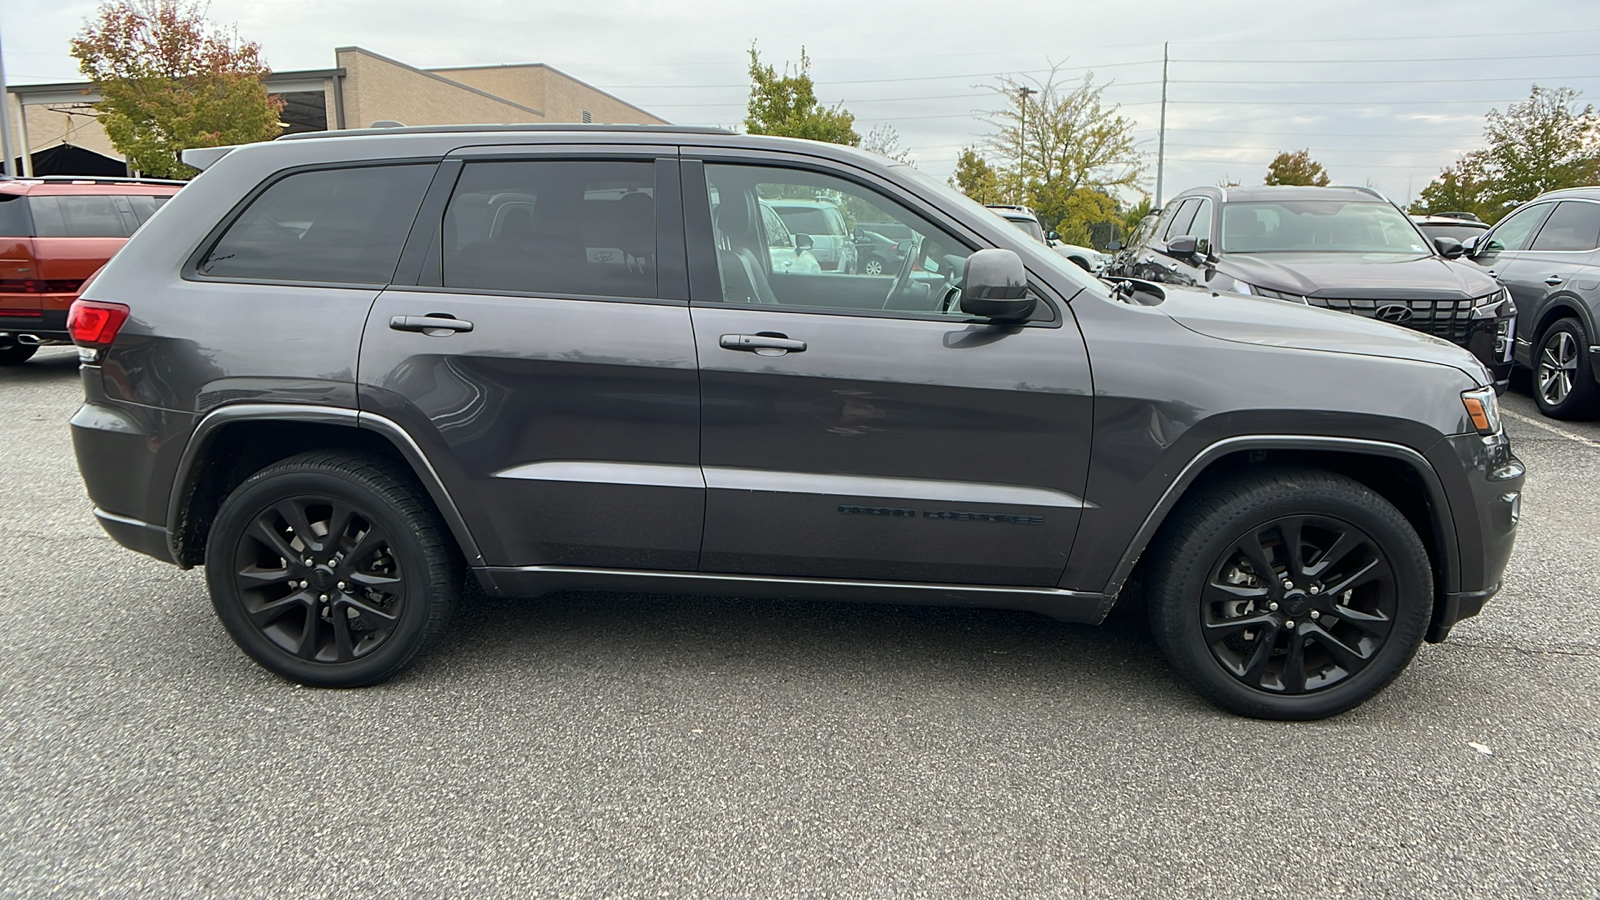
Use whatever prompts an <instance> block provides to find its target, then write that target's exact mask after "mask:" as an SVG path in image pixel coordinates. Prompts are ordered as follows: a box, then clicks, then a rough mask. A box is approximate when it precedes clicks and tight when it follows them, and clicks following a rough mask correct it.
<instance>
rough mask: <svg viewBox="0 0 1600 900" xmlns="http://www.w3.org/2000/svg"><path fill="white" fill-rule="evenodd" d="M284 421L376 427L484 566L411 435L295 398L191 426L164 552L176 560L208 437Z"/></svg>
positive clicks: (474, 562)
mask: <svg viewBox="0 0 1600 900" xmlns="http://www.w3.org/2000/svg"><path fill="white" fill-rule="evenodd" d="M270 421H279V422H282V421H289V422H304V423H309V424H318V425H338V426H341V427H345V428H359V429H363V430H366V431H372V432H376V433H377V434H379V435H381V436H382V437H383V438H384V439H385V440H387V441H388V442H389V443H390V445H392V446H393V447H394V448H395V449H396V450H397V451H399V453H400V456H401V458H402V459H404V460H405V461H406V464H407V465H408V466H410V468H411V471H412V474H414V475H416V477H417V480H418V481H421V482H422V486H423V488H425V489H426V490H427V492H428V496H429V497H430V498H432V500H433V503H434V506H435V507H436V508H437V509H438V510H439V514H440V516H442V517H443V518H444V522H445V526H446V527H448V528H449V529H450V533H451V534H452V535H453V536H454V537H455V539H456V543H457V544H458V545H459V546H460V547H461V553H462V555H463V556H465V557H466V558H467V564H468V565H471V566H482V565H484V559H483V554H482V552H480V551H479V549H478V542H477V541H476V540H475V539H474V538H473V536H472V531H471V529H470V528H468V527H467V521H466V519H465V518H464V517H463V516H462V515H461V510H460V509H459V508H458V507H457V506H456V502H455V500H454V498H452V497H451V495H450V492H449V491H448V490H447V489H446V488H445V485H444V480H443V479H441V478H440V477H439V472H438V471H437V470H436V469H434V467H433V464H432V463H431V462H429V461H428V457H427V456H426V455H425V454H423V452H422V448H421V447H419V446H418V445H417V442H416V441H414V440H412V438H411V435H410V434H407V433H406V430H405V429H404V428H401V427H400V426H399V425H398V424H396V423H395V422H394V421H393V420H391V419H387V418H384V417H383V416H379V415H375V414H373V413H369V412H361V411H359V410H354V409H345V408H343V407H336V406H312V405H309V404H298V403H235V404H230V405H228V406H223V407H219V408H217V409H214V410H212V411H211V412H209V413H207V414H206V415H205V417H204V418H202V419H201V420H200V422H199V424H197V425H196V426H195V429H194V431H193V432H192V433H191V434H190V435H189V441H188V443H187V444H186V445H185V446H184V448H183V456H182V457H181V458H180V459H179V460H178V470H177V473H176V474H175V476H174V478H173V480H172V491H171V493H170V495H169V497H168V500H167V523H168V524H167V552H168V553H169V554H170V555H171V556H172V558H173V559H174V560H176V559H179V558H180V557H179V554H178V546H177V536H178V532H179V524H178V523H179V522H180V521H182V519H181V513H182V509H183V503H184V500H185V495H186V494H187V493H188V490H189V485H190V483H191V480H192V478H193V477H194V467H195V465H196V463H197V462H198V461H199V460H200V458H201V456H202V455H203V454H204V452H205V451H206V449H207V448H208V447H209V446H210V444H211V439H212V438H213V437H214V436H215V435H216V433H217V432H218V431H219V430H221V429H222V428H223V427H224V426H226V425H231V424H234V423H237V422H270Z"/></svg>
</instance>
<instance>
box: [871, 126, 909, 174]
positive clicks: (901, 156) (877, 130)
mask: <svg viewBox="0 0 1600 900" xmlns="http://www.w3.org/2000/svg"><path fill="white" fill-rule="evenodd" d="M861 149H863V150H866V151H868V152H871V153H876V154H878V155H880V156H887V157H889V158H890V159H892V160H894V161H895V162H900V163H905V164H906V165H908V166H911V167H913V168H915V167H916V165H917V163H916V161H915V160H913V159H912V158H911V150H910V149H909V148H907V147H902V146H900V132H898V131H896V130H895V127H894V126H893V125H888V124H883V125H875V126H873V129H872V130H871V131H869V132H867V136H866V137H864V138H862V139H861Z"/></svg>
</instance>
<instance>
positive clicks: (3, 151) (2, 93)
mask: <svg viewBox="0 0 1600 900" xmlns="http://www.w3.org/2000/svg"><path fill="white" fill-rule="evenodd" d="M23 151H24V152H26V151H27V148H26V147H24V148H23ZM0 155H3V156H4V157H5V158H4V160H3V161H0V175H3V176H7V177H11V176H15V175H16V174H17V173H16V172H13V171H12V162H11V160H12V159H13V158H14V157H12V155H11V91H10V89H9V88H7V87H6V66H5V63H4V62H0Z"/></svg>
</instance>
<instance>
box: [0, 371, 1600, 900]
mask: <svg viewBox="0 0 1600 900" xmlns="http://www.w3.org/2000/svg"><path fill="white" fill-rule="evenodd" d="M76 367H77V364H76V357H75V355H74V354H73V352H72V351H71V350H70V349H69V350H61V349H51V350H48V351H46V352H44V353H41V354H40V355H39V356H38V357H37V358H36V359H35V360H34V361H32V362H30V363H28V364H26V365H24V366H21V367H16V368H11V369H0V397H3V398H4V402H3V405H0V408H3V409H4V410H5V413H6V415H5V416H4V417H3V418H0V446H4V448H5V453H6V463H5V465H4V467H3V470H0V494H3V496H4V498H5V502H4V504H3V506H0V761H3V766H0V798H3V801H0V802H3V804H4V818H3V820H0V892H4V893H6V894H8V895H18V896H35V895H41V894H47V893H51V892H61V893H65V894H75V895H83V894H89V895H103V896H109V895H116V896H122V895H135V894H149V895H157V896H187V895H227V896H272V897H282V896H329V895H337V896H341V897H347V896H384V897H390V896H402V895H404V896H463V895H479V896H499V895H522V896H540V897H645V896H649V897H659V896H685V897H687V896H694V897H699V896H710V897H788V896H806V897H889V896H896V897H898V896H907V897H1009V896H1041V897H1058V896H1059V897H1123V896H1131V895H1139V894H1142V895H1144V896H1147V897H1345V896H1351V897H1450V898H1466V897H1585V898H1592V897H1597V896H1600V687H1597V686H1600V626H1597V624H1596V622H1597V619H1600V616H1597V615H1596V603H1597V598H1600V552H1597V551H1600V501H1597V499H1596V498H1600V424H1594V423H1555V422H1550V421H1548V420H1544V419H1541V418H1540V417H1539V415H1538V413H1537V412H1536V411H1535V410H1534V408H1533V404H1532V402H1531V401H1530V400H1529V399H1528V398H1527V397H1526V396H1518V395H1516V394H1512V395H1508V397H1507V398H1505V400H1504V403H1505V408H1506V409H1507V410H1508V414H1507V417H1506V418H1507V427H1508V429H1509V430H1510V432H1511V434H1512V436H1513V440H1514V442H1515V447H1516V450H1517V452H1518V454H1519V455H1520V456H1522V458H1523V459H1524V460H1525V461H1526V462H1527V464H1528V470H1529V476H1528V485H1527V493H1526V500H1525V504H1524V515H1523V526H1522V532H1521V535H1520V539H1519V546H1518V549H1517V553H1516V555H1515V557H1514V558H1513V560H1512V564H1511V570H1510V572H1509V575H1508V581H1507V585H1506V588H1505V590H1504V591H1503V593H1502V594H1501V595H1500V596H1499V597H1498V598H1497V599H1496V600H1495V601H1494V602H1493V603H1491V604H1490V606H1489V607H1488V608H1487V609H1486V610H1485V612H1484V614H1483V615H1482V616H1480V617H1479V618H1477V619H1473V620H1469V621H1467V622H1465V623H1463V624H1462V625H1460V626H1459V627H1458V628H1457V629H1456V630H1455V632H1454V633H1453V634H1452V635H1451V638H1450V640H1449V641H1448V642H1446V643H1444V644H1441V645H1428V646H1424V648H1423V650H1422V652H1421V653H1420V654H1419V655H1418V657H1417V659H1416V661H1415V662H1414V663H1413V664H1412V666H1411V667H1410V668H1409V669H1408V670H1407V671H1406V672H1405V674H1403V675H1402V676H1401V678H1400V679H1399V680H1398V681H1397V682H1396V683H1395V684H1394V685H1393V686H1391V687H1390V688H1389V689H1388V690H1387V691H1386V692H1384V693H1383V694H1381V695H1380V696H1379V697H1377V698H1376V699H1375V700H1373V701H1371V702H1369V703H1368V704H1366V705H1365V706H1363V707H1361V708H1359V709H1357V710H1355V711H1353V712H1351V713H1348V714H1346V715H1344V716H1342V717H1340V718H1337V719H1334V720H1331V721H1326V722H1318V723H1308V724H1282V723H1267V722H1257V721H1249V720H1244V719H1239V718H1234V717H1232V716H1229V715H1226V714H1223V713H1219V712H1216V711H1214V710H1213V709H1212V708H1210V707H1209V706H1207V705H1205V704H1204V703H1203V702H1202V701H1200V700H1199V699H1198V698H1197V697H1195V696H1194V695H1192V694H1190V693H1188V692H1187V691H1186V690H1185V689H1184V688H1183V687H1182V686H1180V685H1179V684H1178V683H1176V682H1175V681H1174V679H1173V678H1172V676H1171V675H1169V674H1168V672H1167V671H1166V669H1165V668H1164V667H1163V665H1162V664H1161V662H1160V661H1159V660H1158V659H1157V658H1156V655H1155V649H1154V646H1153V645H1152V644H1151V642H1150V640H1149V639H1148V638H1147V637H1146V636H1145V634H1144V632H1143V630H1142V626H1140V625H1139V624H1137V623H1136V622H1134V621H1131V620H1114V621H1112V622H1110V623H1108V624H1107V625H1104V626H1101V627H1099V628H1089V627H1082V626H1070V625H1063V624H1059V623H1055V622H1052V621H1050V620H1047V619H1044V618H1041V617H1036V616H1032V615H1028V614H1022V613H1007V612H994V611H970V610H951V609H918V608H907V607H875V606H851V605H842V604H823V603H803V602H783V603H772V602H754V601H739V600H716V599H709V598H692V597H691V598H664V597H654V596H612V595H606V596H578V595H572V596H562V597H557V598H550V599H546V600H542V601H524V602H516V603H513V602H484V603H479V604H476V605H473V606H470V607H468V608H466V609H465V610H464V611H463V614H462V615H461V616H460V617H459V618H458V620H457V622H456V624H455V626H454V628H453V630H452V633H451V636H450V638H449V640H448V641H447V642H446V644H445V646H442V647H440V648H438V649H436V650H435V651H434V652H433V653H431V654H430V655H429V656H427V657H426V658H425V659H423V660H422V661H421V662H420V664H417V665H414V666H413V667H412V668H411V669H409V670H408V671H407V672H405V673H404V674H403V675H402V676H401V677H399V678H398V679H396V680H394V681H392V682H390V683H389V684H386V685H383V686H380V687H376V688H369V689H365V690H358V691H318V690H309V689H304V688H300V687H297V686H294V685H291V684H288V683H285V682H283V681H280V680H278V679H276V678H274V677H272V676H270V675H268V674H266V673H265V672H264V671H263V670H261V669H259V668H257V667H256V666H255V665H254V664H253V663H251V662H249V661H248V660H247V659H246V658H245V657H244V656H243V655H242V654H241V653H239V652H238V651H237V650H236V649H235V648H234V646H233V645H232V644H231V643H230V642H229V640H228V638H227V637H226V635H225V634H224V633H223V631H222V629H221V627H220V626H219V625H218V624H217V622H216V620H215V618H214V617H213V615H212V612H211V608H210V604H209V601H208V600H207V598H206V595H205V590H204V583H203V580H202V577H201V575H200V573H199V572H198V571H192V572H182V571H179V570H177V569H175V568H173V567H171V566H166V565H162V564H160V563H157V562H155V561H153V560H150V559H146V558H144V557H142V556H139V555H136V554H134V553H132V552H130V551H125V550H122V549H121V548H120V547H117V546H116V545H114V544H113V543H112V542H111V541H110V540H109V539H108V538H106V537H105V536H104V534H103V533H102V532H101V531H100V529H99V527H98V526H97V525H96V524H95V522H94V520H93V518H92V517H91V516H90V514H89V511H90V506H89V503H88V501H87V499H86V498H85V496H84V493H83V488H82V484H81V482H80V481H79V479H78V474H77V469H76V467H75V465H74V462H73V459H72V452H71V444H70V440H69V436H68V433H67V428H66V421H67V419H68V418H69V417H70V416H71V414H72V412H73V410H74V409H75V408H76V407H77V404H78V402H79V396H80V395H79V388H78V383H77V375H76Z"/></svg>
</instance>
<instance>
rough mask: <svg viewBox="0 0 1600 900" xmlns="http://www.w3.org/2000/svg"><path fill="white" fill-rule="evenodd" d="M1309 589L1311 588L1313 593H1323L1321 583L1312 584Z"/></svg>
mask: <svg viewBox="0 0 1600 900" xmlns="http://www.w3.org/2000/svg"><path fill="white" fill-rule="evenodd" d="M1309 590H1310V592H1311V593H1313V594H1320V593H1322V585H1320V584H1313V585H1312V586H1311V587H1310V588H1309Z"/></svg>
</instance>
